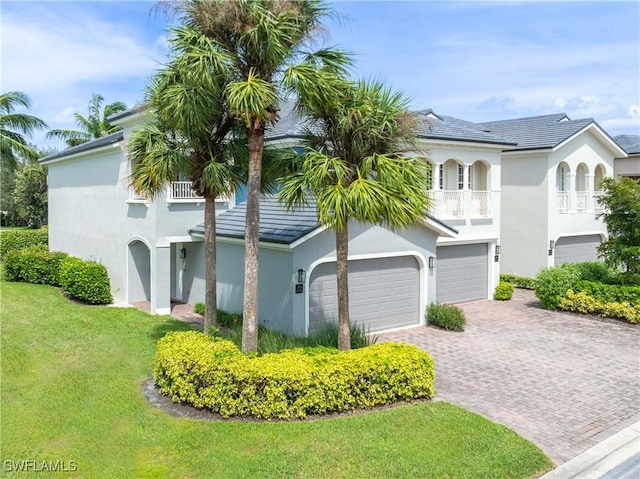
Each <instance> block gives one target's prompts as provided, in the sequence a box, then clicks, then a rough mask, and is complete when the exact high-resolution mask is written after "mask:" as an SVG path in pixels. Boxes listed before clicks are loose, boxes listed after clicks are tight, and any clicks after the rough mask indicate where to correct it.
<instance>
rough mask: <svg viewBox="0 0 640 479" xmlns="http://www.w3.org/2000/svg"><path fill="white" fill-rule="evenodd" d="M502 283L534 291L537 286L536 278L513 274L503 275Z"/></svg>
mask: <svg viewBox="0 0 640 479" xmlns="http://www.w3.org/2000/svg"><path fill="white" fill-rule="evenodd" d="M500 281H501V282H505V283H509V284H512V285H514V286H515V287H516V288H524V289H533V288H535V286H536V280H535V278H527V277H524V276H515V275H513V274H501V275H500Z"/></svg>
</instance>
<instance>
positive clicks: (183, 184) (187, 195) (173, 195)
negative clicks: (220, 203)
mask: <svg viewBox="0 0 640 479" xmlns="http://www.w3.org/2000/svg"><path fill="white" fill-rule="evenodd" d="M202 199H204V198H203V197H202V196H200V195H198V194H197V193H196V192H195V191H193V189H192V188H191V182H190V181H173V182H171V185H169V200H172V201H175V200H184V201H188V200H202Z"/></svg>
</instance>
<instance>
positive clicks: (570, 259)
mask: <svg viewBox="0 0 640 479" xmlns="http://www.w3.org/2000/svg"><path fill="white" fill-rule="evenodd" d="M601 242H602V240H601V238H600V235H583V236H563V237H561V238H558V241H556V250H555V253H554V255H555V259H554V261H555V265H556V266H559V265H561V264H564V263H582V262H583V261H596V260H597V259H598V252H597V250H596V248H598V246H599V245H600V243H601Z"/></svg>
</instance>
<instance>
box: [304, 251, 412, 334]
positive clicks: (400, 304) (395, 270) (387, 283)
mask: <svg viewBox="0 0 640 479" xmlns="http://www.w3.org/2000/svg"><path fill="white" fill-rule="evenodd" d="M336 291H337V289H336V264H335V263H334V262H331V263H322V264H320V265H318V266H317V267H316V268H315V269H314V270H313V271H312V273H311V277H310V278H309V333H310V334H313V333H314V332H315V331H317V330H318V329H320V328H321V327H322V326H323V325H325V324H326V323H327V322H337V321H338V299H337V292H336ZM419 310H420V276H419V268H418V262H417V260H416V259H415V258H414V257H413V256H398V257H390V258H373V259H364V260H354V261H349V315H350V319H351V323H352V324H356V323H360V324H362V325H364V327H365V330H369V331H378V330H381V329H388V328H394V327H399V326H409V325H412V324H419V322H420V311H419Z"/></svg>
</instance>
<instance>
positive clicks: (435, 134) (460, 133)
mask: <svg viewBox="0 0 640 479" xmlns="http://www.w3.org/2000/svg"><path fill="white" fill-rule="evenodd" d="M416 114H417V115H418V118H419V120H420V122H419V125H418V136H419V137H421V138H427V139H439V140H452V141H468V142H473V143H489V144H498V145H511V146H515V144H516V141H515V140H513V139H512V138H510V137H509V135H507V134H505V133H502V132H501V133H495V134H494V133H492V132H486V131H483V129H482V128H479V127H478V125H476V124H475V123H471V122H469V121H465V120H460V119H459V118H454V117H452V116H445V115H436V114H435V113H434V112H433V111H432V110H421V111H418V112H416Z"/></svg>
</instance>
